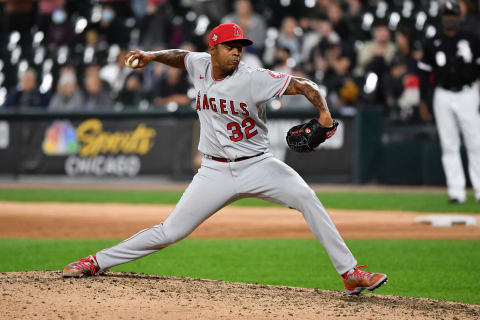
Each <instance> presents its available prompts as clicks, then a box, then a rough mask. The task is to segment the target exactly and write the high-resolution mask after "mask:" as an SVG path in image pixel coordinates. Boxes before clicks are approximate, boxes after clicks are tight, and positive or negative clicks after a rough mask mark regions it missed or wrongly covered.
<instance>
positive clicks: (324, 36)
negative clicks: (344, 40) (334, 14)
mask: <svg viewBox="0 0 480 320" xmlns="http://www.w3.org/2000/svg"><path fill="white" fill-rule="evenodd" d="M311 25H312V30H311V31H309V32H308V33H307V34H306V35H305V36H304V37H303V43H302V52H301V60H302V61H303V63H304V65H305V68H306V71H307V73H311V74H313V72H314V66H313V57H314V54H315V53H312V50H314V49H315V50H317V53H318V50H320V51H322V50H323V48H324V47H325V45H326V44H327V43H328V42H338V41H340V37H339V36H338V34H337V33H336V32H335V31H334V30H333V25H332V23H331V21H330V20H329V19H328V18H327V16H318V17H316V18H315V19H312V21H311Z"/></svg>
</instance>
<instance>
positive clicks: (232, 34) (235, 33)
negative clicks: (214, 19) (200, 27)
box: [208, 23, 253, 47]
mask: <svg viewBox="0 0 480 320" xmlns="http://www.w3.org/2000/svg"><path fill="white" fill-rule="evenodd" d="M208 38H209V41H208V44H209V45H210V46H212V47H213V46H215V45H217V44H219V43H224V42H228V41H235V40H238V41H240V42H242V44H243V45H244V46H249V45H251V44H253V41H252V40H250V39H248V38H245V37H244V36H243V30H242V28H240V26H239V25H237V24H235V23H224V24H221V25H218V26H216V27H215V28H213V30H212V31H211V32H210V36H209V37H208Z"/></svg>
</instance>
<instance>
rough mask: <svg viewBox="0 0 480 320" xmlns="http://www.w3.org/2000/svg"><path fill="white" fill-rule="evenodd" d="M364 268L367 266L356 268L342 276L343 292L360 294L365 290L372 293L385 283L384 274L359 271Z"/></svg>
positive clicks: (385, 276)
mask: <svg viewBox="0 0 480 320" xmlns="http://www.w3.org/2000/svg"><path fill="white" fill-rule="evenodd" d="M365 267H368V266H367V265H364V266H358V267H356V268H355V269H354V270H353V271H349V272H347V273H345V274H344V275H343V276H342V278H343V283H344V284H345V291H346V292H347V293H348V294H360V292H362V291H363V290H365V289H368V290H370V291H373V290H375V289H377V288H378V287H380V286H381V285H382V284H384V283H386V282H387V279H388V278H387V275H386V274H383V273H371V272H367V271H362V270H360V269H361V268H365Z"/></svg>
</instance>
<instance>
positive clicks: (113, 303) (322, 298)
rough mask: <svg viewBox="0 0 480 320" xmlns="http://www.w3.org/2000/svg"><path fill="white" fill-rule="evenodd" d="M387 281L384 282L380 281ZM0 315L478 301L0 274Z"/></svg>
mask: <svg viewBox="0 0 480 320" xmlns="http://www.w3.org/2000/svg"><path fill="white" fill-rule="evenodd" d="M387 285H388V284H387ZM0 288H1V292H2V296H1V299H0V310H2V312H1V313H0V319H18V318H20V319H169V320H171V319H215V320H217V319H338V318H339V317H341V318H342V319H396V320H398V319H428V320H431V319H478V318H479V317H480V306H475V305H466V304H460V303H451V302H444V301H436V300H430V299H413V298H405V297H394V296H381V295H373V294H363V295H360V296H347V295H346V294H344V293H342V292H336V291H325V290H317V289H303V288H293V287H280V286H264V285H253V284H244V283H232V282H224V281H212V280H200V279H189V278H178V277H160V276H152V275H143V274H133V273H109V274H107V275H104V276H96V277H90V278H82V279H63V278H62V277H61V273H60V272H59V271H34V272H12V273H2V274H0Z"/></svg>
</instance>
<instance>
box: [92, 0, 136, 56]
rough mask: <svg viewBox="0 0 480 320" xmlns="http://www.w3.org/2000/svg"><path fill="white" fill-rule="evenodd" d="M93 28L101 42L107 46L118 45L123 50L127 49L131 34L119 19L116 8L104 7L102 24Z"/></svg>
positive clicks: (99, 23)
mask: <svg viewBox="0 0 480 320" xmlns="http://www.w3.org/2000/svg"><path fill="white" fill-rule="evenodd" d="M93 28H94V29H95V30H96V31H97V33H98V36H99V41H100V42H105V43H106V45H107V46H108V45H111V44H118V45H119V46H120V47H121V48H125V47H126V46H127V44H128V40H129V34H128V32H127V29H126V27H125V26H124V24H123V21H122V20H121V19H120V18H119V17H117V13H116V11H115V8H114V7H113V6H111V5H109V4H105V5H103V6H102V15H101V18H100V22H98V23H97V24H95V25H94V26H93Z"/></svg>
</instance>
